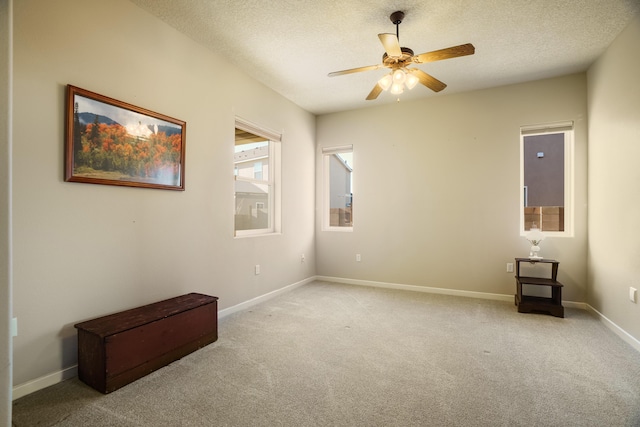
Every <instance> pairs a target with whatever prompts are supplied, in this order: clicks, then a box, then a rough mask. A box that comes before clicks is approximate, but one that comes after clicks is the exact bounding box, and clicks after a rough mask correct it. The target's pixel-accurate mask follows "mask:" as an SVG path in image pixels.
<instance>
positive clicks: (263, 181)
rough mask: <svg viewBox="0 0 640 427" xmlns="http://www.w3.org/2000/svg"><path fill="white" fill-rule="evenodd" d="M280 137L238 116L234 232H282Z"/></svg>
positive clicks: (247, 234)
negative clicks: (279, 169)
mask: <svg viewBox="0 0 640 427" xmlns="http://www.w3.org/2000/svg"><path fill="white" fill-rule="evenodd" d="M280 140H281V136H280V134H278V133H275V132H273V131H270V130H267V129H263V128H260V127H258V126H256V125H253V124H251V123H249V122H247V121H245V120H242V119H239V118H236V129H235V150H234V156H233V162H234V175H235V177H234V178H235V215H234V235H235V236H249V235H257V234H268V233H276V232H279V228H280V206H279V205H280V202H279V201H280V198H279V182H278V180H279V175H280V174H279V171H278V169H277V167H278V164H279V153H280Z"/></svg>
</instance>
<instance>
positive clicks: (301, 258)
mask: <svg viewBox="0 0 640 427" xmlns="http://www.w3.org/2000/svg"><path fill="white" fill-rule="evenodd" d="M300 262H304V254H302V255H300Z"/></svg>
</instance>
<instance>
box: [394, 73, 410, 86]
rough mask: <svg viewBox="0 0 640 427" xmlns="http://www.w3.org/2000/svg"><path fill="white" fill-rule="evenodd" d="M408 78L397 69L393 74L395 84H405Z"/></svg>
mask: <svg viewBox="0 0 640 427" xmlns="http://www.w3.org/2000/svg"><path fill="white" fill-rule="evenodd" d="M406 78H407V76H406V75H405V73H404V71H402V70H401V69H397V70H395V71H394V72H393V83H399V84H403V83H404V81H405V79H406Z"/></svg>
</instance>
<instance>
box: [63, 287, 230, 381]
mask: <svg viewBox="0 0 640 427" xmlns="http://www.w3.org/2000/svg"><path fill="white" fill-rule="evenodd" d="M75 327H76V328H77V329H78V377H79V378H80V380H82V381H83V382H84V383H86V384H88V385H89V386H91V387H93V388H95V389H96V390H98V391H100V392H102V393H110V392H112V391H114V390H117V389H118V388H120V387H122V386H124V385H126V384H129V383H130V382H133V381H135V380H137V379H138V378H141V377H143V376H145V375H147V374H149V373H151V372H153V371H155V370H156V369H159V368H161V367H163V366H165V365H168V364H169V363H171V362H173V361H175V360H178V359H180V358H181V357H183V356H186V355H187V354H189V353H191V352H193V351H195V350H197V349H199V348H201V347H204V346H205V345H207V344H210V343H212V342H214V341H216V340H217V339H218V298H217V297H212V296H209V295H203V294H197V293H191V294H187V295H182V296H179V297H175V298H171V299H168V300H164V301H160V302H156V303H153V304H149V305H145V306H142V307H138V308H134V309H131V310H126V311H122V312H120V313H115V314H111V315H109V316H104V317H100V318H97V319H93V320H88V321H86V322H82V323H78V324H77V325H75Z"/></svg>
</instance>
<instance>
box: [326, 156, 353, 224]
mask: <svg viewBox="0 0 640 427" xmlns="http://www.w3.org/2000/svg"><path fill="white" fill-rule="evenodd" d="M323 160H324V182H325V184H324V193H325V194H324V200H325V204H324V206H325V208H324V226H325V228H327V229H333V228H344V229H346V228H351V227H353V149H352V148H351V146H349V147H342V148H335V149H325V150H323Z"/></svg>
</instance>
